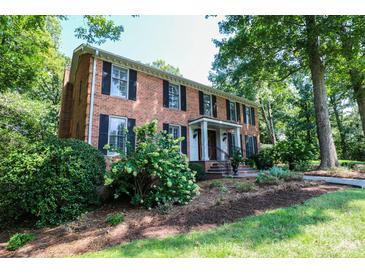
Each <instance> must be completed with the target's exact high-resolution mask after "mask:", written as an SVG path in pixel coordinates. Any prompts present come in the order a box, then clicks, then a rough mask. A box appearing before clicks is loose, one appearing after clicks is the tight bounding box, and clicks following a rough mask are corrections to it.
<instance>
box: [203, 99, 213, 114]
mask: <svg viewBox="0 0 365 274" xmlns="http://www.w3.org/2000/svg"><path fill="white" fill-rule="evenodd" d="M203 106H204V115H207V116H211V115H212V102H211V97H210V95H209V94H204V95H203Z"/></svg>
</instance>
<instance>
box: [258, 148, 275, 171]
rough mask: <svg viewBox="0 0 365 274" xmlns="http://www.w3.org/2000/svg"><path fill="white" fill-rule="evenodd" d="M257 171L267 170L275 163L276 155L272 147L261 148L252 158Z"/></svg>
mask: <svg viewBox="0 0 365 274" xmlns="http://www.w3.org/2000/svg"><path fill="white" fill-rule="evenodd" d="M253 160H254V162H255V165H256V168H257V169H260V170H262V169H269V168H271V167H273V166H274V164H275V162H276V161H277V153H276V150H275V148H274V147H273V146H265V147H261V149H260V151H259V153H257V154H256V155H254V156H253Z"/></svg>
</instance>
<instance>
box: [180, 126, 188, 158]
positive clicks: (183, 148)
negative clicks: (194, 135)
mask: <svg viewBox="0 0 365 274" xmlns="http://www.w3.org/2000/svg"><path fill="white" fill-rule="evenodd" d="M181 137H185V139H184V140H183V141H181V152H182V153H184V154H187V153H188V142H187V130H186V127H185V126H181Z"/></svg>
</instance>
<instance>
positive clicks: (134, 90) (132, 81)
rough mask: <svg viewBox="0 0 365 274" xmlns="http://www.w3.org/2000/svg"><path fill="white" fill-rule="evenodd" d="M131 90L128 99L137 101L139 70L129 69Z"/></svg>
mask: <svg viewBox="0 0 365 274" xmlns="http://www.w3.org/2000/svg"><path fill="white" fill-rule="evenodd" d="M128 88H129V90H128V99H129V100H133V101H136V100H137V71H135V70H133V69H130V70H129V87H128Z"/></svg>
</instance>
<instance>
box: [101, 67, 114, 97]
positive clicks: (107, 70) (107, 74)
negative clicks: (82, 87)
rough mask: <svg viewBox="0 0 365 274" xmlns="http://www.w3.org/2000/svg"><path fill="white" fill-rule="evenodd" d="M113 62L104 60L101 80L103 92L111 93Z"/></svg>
mask: <svg viewBox="0 0 365 274" xmlns="http://www.w3.org/2000/svg"><path fill="white" fill-rule="evenodd" d="M111 73H112V64H111V63H109V62H105V61H103V78H102V82H101V93H102V94H106V95H110V82H111Z"/></svg>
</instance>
